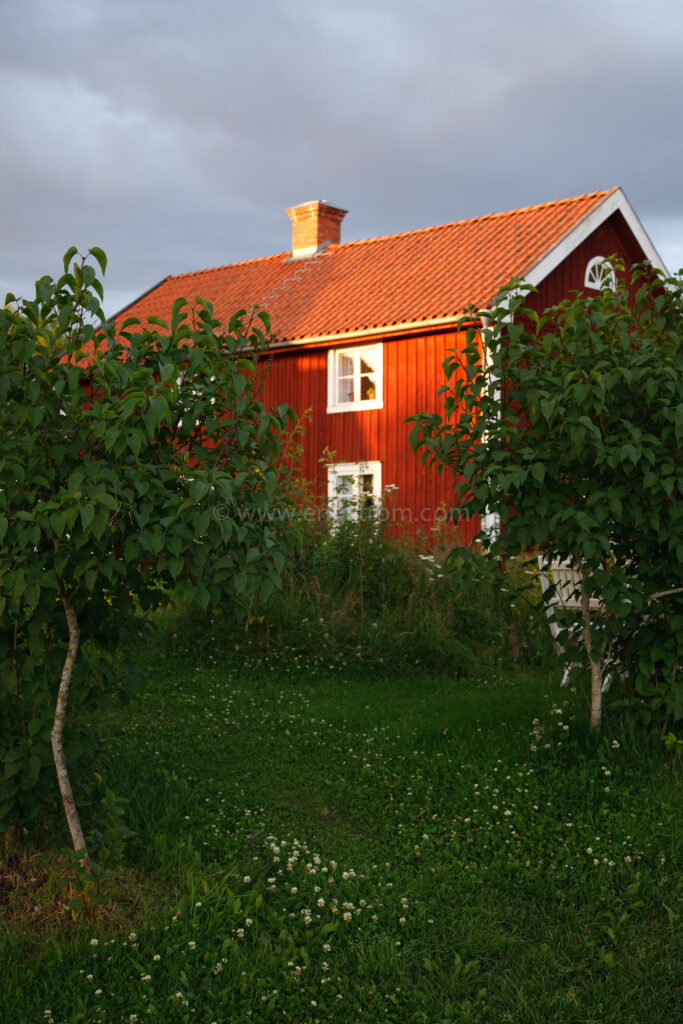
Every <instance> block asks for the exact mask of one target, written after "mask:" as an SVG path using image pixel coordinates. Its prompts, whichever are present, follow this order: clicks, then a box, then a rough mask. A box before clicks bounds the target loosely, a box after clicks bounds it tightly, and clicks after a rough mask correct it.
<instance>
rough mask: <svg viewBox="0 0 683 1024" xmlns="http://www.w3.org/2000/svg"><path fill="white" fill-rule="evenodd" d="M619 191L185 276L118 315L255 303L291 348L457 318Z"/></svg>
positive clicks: (228, 310) (221, 313)
mask: <svg viewBox="0 0 683 1024" xmlns="http://www.w3.org/2000/svg"><path fill="white" fill-rule="evenodd" d="M614 191H615V189H611V190H609V191H602V192H592V193H590V194H588V195H583V196H577V197H575V198H572V199H562V200H558V201H555V202H550V203H542V204H541V205H539V206H529V207H525V208H523V209H518V210H511V211H508V212H506V213H494V214H489V215H488V216H485V217H475V218H473V219H472V220H463V221H457V222H455V223H452V224H441V225H439V226H437V227H431V228H421V229H419V230H417V231H405V232H403V233H401V234H398V235H387V236H384V237H380V238H369V239H365V240H362V241H357V242H346V243H341V244H339V245H330V246H329V247H328V248H327V249H325V250H324V251H323V252H322V253H319V254H318V255H316V256H313V257H310V258H308V259H299V260H292V258H291V255H290V253H287V252H285V253H279V254H277V255H275V256H268V257H266V258H264V259H256V260H249V261H247V262H244V263H233V264H230V265H228V266H224V267H214V268H212V269H210V270H200V271H196V272H194V273H189V274H179V275H177V276H175V277H168V278H166V279H165V280H164V281H162V282H161V283H160V284H158V285H157V286H156V287H155V288H152V289H151V290H150V291H149V292H147V293H146V294H144V295H143V296H141V297H140V298H139V299H136V300H135V302H133V303H132V304H131V305H130V306H128V307H126V309H125V310H122V311H121V313H125V315H126V316H138V317H140V318H141V319H144V318H146V317H148V316H150V315H156V316H160V317H164V318H168V317H169V316H170V309H171V305H172V303H173V301H174V300H175V299H176V298H177V297H178V296H184V297H185V298H187V299H189V300H192V299H193V298H194V297H195V296H196V295H201V296H202V297H203V298H205V299H209V300H210V301H211V302H212V303H213V304H214V310H215V313H216V316H218V317H219V318H220V319H221V320H225V319H228V318H229V317H230V316H231V315H232V313H233V312H234V311H235V310H236V309H240V308H243V307H250V306H251V305H253V304H258V305H259V306H260V307H261V308H263V309H266V310H267V311H268V312H269V313H270V315H271V318H272V322H273V333H274V335H275V337H276V338H277V339H278V340H286V341H294V340H298V339H305V338H314V337H321V336H323V337H324V336H326V335H337V334H342V333H347V332H356V331H364V330H370V329H372V328H380V327H394V326H396V325H400V324H407V323H415V322H421V321H425V320H433V319H439V318H442V317H449V316H455V315H457V314H459V313H461V312H462V311H463V309H465V308H466V307H467V306H469V305H470V304H474V305H475V306H477V307H478V308H485V307H486V306H488V305H490V303H491V302H492V301H493V299H494V298H495V296H496V294H497V293H498V291H499V290H500V288H501V287H502V286H503V285H505V284H506V283H507V282H508V281H509V280H510V278H511V277H522V276H524V275H526V274H528V273H529V272H530V270H531V269H532V268H533V267H534V266H535V265H536V264H537V263H538V262H539V261H540V260H541V259H542V258H543V257H544V256H545V255H546V254H547V253H548V252H550V251H551V250H552V249H554V248H555V246H557V245H558V244H559V242H560V241H561V240H562V239H563V238H564V237H565V236H566V235H567V234H568V233H569V232H570V231H571V230H572V229H573V228H575V227H576V226H577V225H578V224H579V223H580V221H582V220H583V219H584V218H585V217H586V216H587V215H588V214H589V213H591V212H592V211H593V210H594V209H595V208H596V207H597V206H599V205H600V204H601V203H602V202H603V201H604V199H605V198H606V197H607V196H608V195H611V193H612V192H614ZM116 319H117V320H120V319H121V314H118V315H117V317H116Z"/></svg>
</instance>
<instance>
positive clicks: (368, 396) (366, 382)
mask: <svg viewBox="0 0 683 1024" xmlns="http://www.w3.org/2000/svg"><path fill="white" fill-rule="evenodd" d="M360 397H361V401H362V402H370V401H372V400H373V399H374V398H377V387H376V385H375V375H374V373H366V374H364V375H363V376H362V377H361V379H360Z"/></svg>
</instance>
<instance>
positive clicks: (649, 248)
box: [524, 188, 668, 288]
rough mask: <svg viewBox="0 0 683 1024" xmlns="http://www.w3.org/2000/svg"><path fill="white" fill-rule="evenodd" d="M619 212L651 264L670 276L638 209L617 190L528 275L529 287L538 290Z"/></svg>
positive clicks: (525, 278) (526, 276)
mask: <svg viewBox="0 0 683 1024" xmlns="http://www.w3.org/2000/svg"><path fill="white" fill-rule="evenodd" d="M616 211H619V213H621V215H622V216H623V218H624V220H625V221H626V223H627V224H628V226H629V228H630V229H631V231H632V232H633V235H634V236H635V239H636V241H637V242H638V244H639V245H640V248H641V249H642V250H643V252H644V253H645V258H646V259H648V260H649V261H650V263H651V264H652V265H653V267H657V268H658V269H659V270H662V271H663V272H664V273H665V274H668V271H667V269H666V267H665V266H664V262H663V260H662V257H661V256H660V255H659V253H658V252H657V250H656V249H655V247H654V245H653V244H652V241H651V240H650V237H649V236H648V234H647V232H646V230H645V228H644V227H643V225H642V224H641V223H640V220H639V219H638V217H637V215H636V212H635V210H634V209H633V207H632V206H631V204H630V203H629V201H628V199H627V198H626V196H625V195H624V192H623V191H622V189H620V188H617V189H615V191H614V192H612V193H611V195H609V196H607V197H606V198H605V199H603V201H602V202H601V203H600V205H599V206H598V207H597V208H596V209H595V210H593V212H592V213H589V214H588V216H587V217H585V218H584V220H582V221H581V223H580V224H577V225H576V227H575V228H573V229H572V230H571V231H570V232H569V234H568V235H566V237H565V238H563V239H562V241H561V242H560V243H559V245H556V246H555V248H554V249H551V251H550V252H549V253H548V254H547V255H546V256H544V257H543V258H542V259H541V260H539V262H538V263H537V264H536V265H535V266H533V267H532V268H531V270H529V271H528V272H527V273H526V274H525V275H524V280H525V281H526V282H527V283H528V284H531V285H533V286H534V288H538V286H539V285H540V283H541V281H544V280H545V279H546V277H548V275H549V274H551V273H552V272H553V270H555V268H556V267H559V265H560V263H562V261H563V260H564V259H566V258H567V256H569V254H570V253H572V252H573V251H574V249H576V248H577V247H578V246H579V245H581V242H584V241H585V240H586V239H587V238H588V236H589V235H591V234H592V233H593V232H594V231H595V230H596V228H599V227H600V225H601V224H604V222H605V221H606V220H607V218H608V217H611V216H612V214H613V213H615V212H616Z"/></svg>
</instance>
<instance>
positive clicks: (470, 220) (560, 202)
mask: <svg viewBox="0 0 683 1024" xmlns="http://www.w3.org/2000/svg"><path fill="white" fill-rule="evenodd" d="M618 188H619V186H618V185H614V186H613V187H612V188H608V189H598V190H597V191H595V192H585V193H584V194H583V195H578V196H568V197H566V198H565V199H549V200H547V201H546V202H544V203H532V204H531V205H530V206H518V207H515V208H514V209H512V210H498V211H493V212H492V213H482V214H479V215H478V216H476V217H464V218H463V219H462V220H451V221H445V222H444V223H443V224H432V225H429V226H427V227H423V228H409V229H408V230H406V231H397V232H395V233H394V234H390V235H373V237H372V238H357V239H354V240H353V241H351V242H339V243H337V244H336V245H330V246H329V249H330V250H332V249H343V248H345V247H347V246H351V245H367V244H368V243H371V242H382V241H385V240H386V241H390V240H391V239H394V238H404V237H405V236H406V235H419V234H424V233H425V232H427V231H440V230H442V229H444V228H452V227H455V225H456V224H476V223H478V222H481V221H484V220H495V219H496V218H497V217H512V216H516V215H517V214H520V213H528V212H529V211H530V210H543V209H545V208H547V207H550V206H565V205H568V204H569V203H578V202H580V201H581V200H586V199H597V198H598V197H599V196H602V197H603V198H605V199H606V198H607V196H609V195H611V194H612V193H613V192H616V191H617V189H618Z"/></svg>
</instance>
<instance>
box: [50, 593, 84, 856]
mask: <svg viewBox="0 0 683 1024" xmlns="http://www.w3.org/2000/svg"><path fill="white" fill-rule="evenodd" d="M59 596H60V597H61V599H62V604H63V605H64V611H65V612H66V621H67V623H68V626H69V648H68V650H67V652H66V658H65V659H64V668H63V669H62V678H61V681H60V684H59V692H58V693H57V707H56V709H55V719H54V723H53V725H52V732H51V734H50V735H51V738H52V756H53V758H54V762H55V768H56V769H57V781H58V782H59V791H60V793H61V794H62V804H63V806H64V813H65V814H66V820H67V823H68V825H69V831H70V833H71V841H72V843H73V846H74V850H75V852H76V853H78V854H80V855H81V862H82V863H86V864H87V862H88V851H87V850H86V847H85V838H84V837H83V829H82V828H81V822H80V819H79V817H78V811H77V810H76V802H75V800H74V795H73V792H72V789H71V783H70V781H69V773H68V771H67V767H66V758H65V756H64V749H63V747H62V736H63V733H64V722H65V719H66V708H67V704H68V700H69V688H70V686H71V673H72V672H73V667H74V663H75V661H76V655H77V654H78V644H79V641H80V637H81V631H80V629H79V627H78V616H77V615H76V608H75V606H74V604H73V602H72V601H71V600H70V598H69V597H67V595H66V594H65V593H64V592H63V591H62V590H60V595H59Z"/></svg>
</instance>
